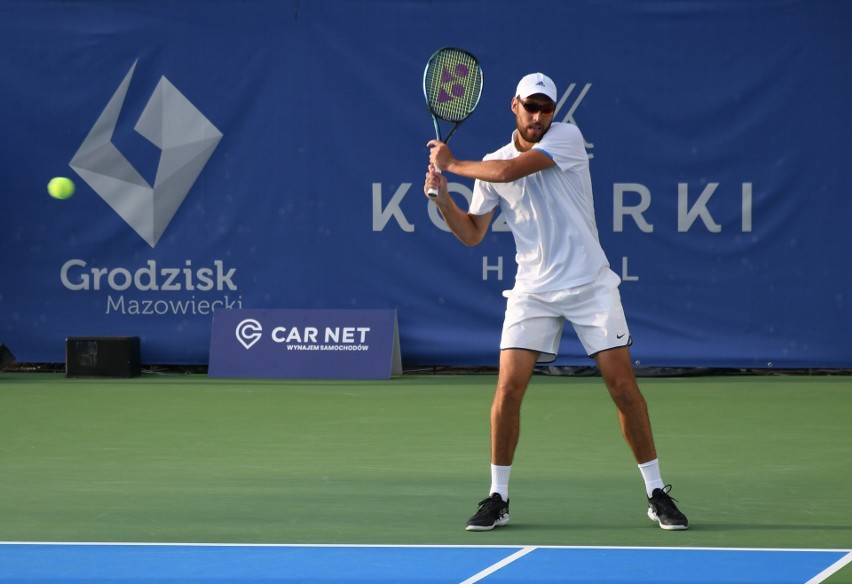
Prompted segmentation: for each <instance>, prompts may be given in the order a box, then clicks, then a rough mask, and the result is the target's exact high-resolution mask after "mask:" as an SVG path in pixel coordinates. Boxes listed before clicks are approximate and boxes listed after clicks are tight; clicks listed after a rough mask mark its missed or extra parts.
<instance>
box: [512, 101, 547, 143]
mask: <svg viewBox="0 0 852 584" xmlns="http://www.w3.org/2000/svg"><path fill="white" fill-rule="evenodd" d="M512 110H513V111H514V112H515V119H516V121H517V124H518V133H519V134H520V135H521V138H523V139H524V140H526V141H527V142H532V143H536V142H539V141H540V140H541V139H542V138H543V137H544V134H545V133H547V130H549V129H550V124H551V123H552V122H553V114H554V113H555V111H556V104H554V103H553V101H551V99H550V98H549V97H547V96H546V95H541V94H536V95H531V96H529V97H527V98H526V99H521V98H520V97H515V99H514V100H513V102H512Z"/></svg>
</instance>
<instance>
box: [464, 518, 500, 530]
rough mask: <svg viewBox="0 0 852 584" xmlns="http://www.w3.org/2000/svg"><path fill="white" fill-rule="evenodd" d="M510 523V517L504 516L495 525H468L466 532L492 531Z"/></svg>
mask: <svg viewBox="0 0 852 584" xmlns="http://www.w3.org/2000/svg"><path fill="white" fill-rule="evenodd" d="M507 523H509V516H508V515H504V516H503V517H501V518H500V519H498V520H497V521H495V522H494V524H493V525H468V526H467V527H465V528H464V529H465V531H491V530H492V529H494V528H495V527H500V526H501V525H506V524H507Z"/></svg>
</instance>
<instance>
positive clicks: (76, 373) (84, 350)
mask: <svg viewBox="0 0 852 584" xmlns="http://www.w3.org/2000/svg"><path fill="white" fill-rule="evenodd" d="M139 355H140V349H139V337H68V338H67V339H65V376H66V377H137V376H139V375H141V373H142V364H141V360H140V356H139Z"/></svg>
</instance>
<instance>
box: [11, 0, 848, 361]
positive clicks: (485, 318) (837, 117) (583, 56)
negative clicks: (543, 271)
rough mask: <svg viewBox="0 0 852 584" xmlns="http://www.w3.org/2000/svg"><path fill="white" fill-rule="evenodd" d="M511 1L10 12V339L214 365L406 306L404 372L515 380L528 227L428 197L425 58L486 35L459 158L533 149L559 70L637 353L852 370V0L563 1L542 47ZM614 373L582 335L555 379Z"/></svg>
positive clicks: (32, 5)
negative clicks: (270, 343)
mask: <svg viewBox="0 0 852 584" xmlns="http://www.w3.org/2000/svg"><path fill="white" fill-rule="evenodd" d="M489 8H490V9H489V10H482V3H480V2H472V1H467V0H459V1H457V2H427V1H425V0H396V1H394V2H388V1H386V0H359V1H358V2H342V1H332V0H316V1H311V2H300V1H298V0H281V1H277V2H244V1H242V0H219V1H217V2H209V1H207V0H184V1H182V2H176V3H164V2H162V1H156V0H153V1H150V2H139V1H138V0H112V1H110V2H98V3H92V2H55V1H49V0H27V1H23V0H7V1H5V2H3V4H2V18H0V69H2V71H3V72H4V79H6V80H7V82H5V83H4V86H3V91H2V92H0V161H2V162H0V164H2V168H3V172H2V177H3V182H2V191H0V202H2V205H3V207H2V210H0V342H2V343H4V344H5V345H6V346H8V347H10V348H11V349H12V350H13V351H14V352H15V355H16V356H17V359H18V361H20V362H62V361H63V360H64V358H65V357H64V348H65V346H64V339H65V338H67V337H73V336H119V337H126V336H138V337H139V338H140V342H141V351H142V361H143V363H146V364H206V363H207V362H208V360H209V349H210V338H211V323H212V321H213V317H214V315H216V314H219V313H220V312H223V311H228V310H240V309H252V310H254V309H276V308H280V307H282V306H283V307H290V306H298V307H303V308H305V309H371V310H392V311H397V313H398V314H399V323H400V330H399V334H400V343H401V346H402V352H403V354H404V356H405V361H406V365H410V366H412V367H414V366H430V365H460V366H479V365H495V364H497V362H498V359H499V349H498V344H499V338H500V328H501V322H502V316H503V312H504V310H505V298H504V297H503V296H502V293H503V291H504V290H506V289H510V288H512V286H513V284H514V282H513V279H514V274H515V261H514V257H515V248H514V241H513V237H512V234H511V233H509V232H508V230H507V228H506V223H505V221H504V219H503V217H502V214H501V212H500V210H499V209H498V210H497V212H496V213H495V216H494V221H493V224H492V225H491V227H490V228H489V231H488V233H487V234H486V237H485V238H484V240H483V242H482V243H481V244H480V245H478V246H476V247H473V248H467V247H464V246H463V245H462V244H460V243H459V242H458V240H457V239H456V238H455V237H453V236H452V235H451V234H450V233H448V232H447V227H446V225H445V224H444V222H443V219H442V217H441V215H440V213H439V212H438V210H437V209H436V207H435V205H434V204H433V203H431V202H429V200H427V198H426V197H425V196H424V194H423V192H422V185H423V178H424V174H425V171H426V165H427V149H426V142H427V141H428V140H429V139H431V138H432V137H433V136H434V129H433V126H432V120H431V118H430V116H429V114H428V111H427V109H426V106H425V104H424V99H423V94H422V74H423V67H424V66H425V64H426V61H427V59H428V58H429V56H430V55H431V54H432V53H433V52H434V51H435V50H436V49H438V48H439V47H441V46H445V45H451V46H457V45H462V47H463V48H465V49H467V50H469V51H471V52H472V53H473V54H475V55H476V56H477V57H478V58H479V60H480V61H481V63H482V66H483V68H484V72H485V82H484V88H483V93H482V99H481V100H480V103H479V105H478V107H477V109H476V111H475V112H474V113H473V115H472V116H471V118H470V119H469V120H467V121H466V122H465V123H464V125H463V126H462V127H461V128H460V129H459V131H458V132H457V133H456V134H455V135H454V137H453V141H452V143H451V147H452V149H453V151H454V153H455V155H456V156H457V157H459V158H461V159H474V160H475V159H480V158H482V157H483V156H484V155H486V154H487V153H489V152H493V151H494V150H496V149H498V148H499V147H501V146H502V145H504V144H506V143H508V142H509V140H510V139H511V133H512V131H513V129H514V128H515V120H514V117H513V116H512V113H511V111H510V110H509V107H508V106H509V102H510V100H511V98H512V96H513V93H514V90H515V87H516V84H517V82H518V80H519V79H520V78H521V77H522V76H524V75H525V74H528V73H531V72H533V71H542V72H545V73H547V74H548V75H550V76H551V77H552V78H553V80H554V81H555V83H556V85H557V89H558V91H559V96H558V101H557V109H556V112H555V114H554V117H553V119H554V120H555V121H558V122H568V123H572V124H575V125H576V126H577V127H578V128H579V129H580V130H581V132H582V134H583V137H584V139H585V144H586V150H587V152H588V155H589V158H590V170H591V178H592V186H593V190H594V200H595V211H596V216H597V225H596V227H597V230H598V233H599V235H600V239H601V241H602V243H603V247H604V250H605V251H606V253H607V257H608V258H609V261H610V264H611V266H612V269H613V270H614V271H615V272H616V273H617V274H618V275H619V276H620V277H621V279H622V285H621V295H622V299H623V302H624V305H625V310H626V313H627V318H628V322H629V325H630V332H631V335H632V336H633V339H634V344H633V346H632V347H631V354H632V356H633V360H634V361H635V362H638V363H639V364H640V365H641V366H643V367H659V366H672V367H689V366H695V367H727V368H768V367H776V368H803V367H826V368H846V367H852V351H850V348H849V346H847V345H846V344H845V343H844V342H842V341H840V340H838V335H840V338H842V335H843V333H844V331H846V330H848V329H850V328H852V311H850V300H849V295H850V292H849V291H850V290H852V270H850V269H848V268H847V267H846V263H845V256H844V254H845V253H846V250H848V249H850V248H851V247H852V230H850V229H849V228H848V226H849V225H850V224H852V205H850V204H849V201H848V199H849V197H848V191H849V185H850V184H852V165H849V164H846V163H845V161H846V160H849V159H852V142H850V141H849V139H848V130H849V128H852V108H850V107H849V104H850V103H852V76H850V75H849V74H848V73H847V70H846V68H844V67H845V64H844V61H843V59H842V58H841V57H842V56H843V55H848V54H852V35H850V34H849V31H848V30H847V28H848V26H847V24H848V23H849V22H852V2H837V1H835V0H807V1H804V0H802V1H797V0H793V1H790V2H783V3H779V2H776V1H773V0H753V1H748V2H729V1H722V0H720V1H718V2H714V1H713V0H708V1H707V2H670V1H664V0H612V1H610V2H581V3H578V2H550V3H547V17H546V18H539V19H538V20H537V22H536V23H535V34H534V35H533V36H534V39H533V40H532V41H530V42H529V43H526V44H525V45H524V49H523V50H518V43H516V42H509V41H507V39H506V38H504V37H505V36H506V35H500V34H495V31H512V30H516V29H517V27H518V23H517V17H516V13H517V3H511V2H509V1H508V0H494V1H493V2H492V3H490V4H489ZM436 31H437V33H436ZM436 34H437V36H436ZM55 176H68V177H70V178H72V179H73V180H74V181H75V183H76V186H77V189H76V193H75V194H74V196H72V197H71V198H69V199H66V200H55V199H52V198H50V197H49V196H48V195H47V193H46V185H47V183H48V181H49V180H50V179H51V178H53V177H55ZM448 178H449V180H450V191H451V192H452V194H453V196H454V197H455V198H456V199H457V201H458V202H459V204H460V205H461V206H462V207H465V208H466V206H467V202H468V201H469V200H470V197H471V193H472V187H473V184H472V181H469V180H466V179H463V178H459V177H457V176H452V175H448ZM565 228H566V229H570V228H571V226H570V225H566V226H565ZM590 363H591V361H590V360H589V358H588V357H587V356H586V355H585V354H584V352H583V349H582V347H581V346H580V344H579V342H578V341H577V339H576V338H575V336H574V335H573V333H572V331H571V330H570V327H567V328H566V334H565V336H564V340H563V342H562V344H561V346H560V351H559V357H558V359H557V361H556V364H558V365H588V364H590Z"/></svg>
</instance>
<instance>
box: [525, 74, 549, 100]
mask: <svg viewBox="0 0 852 584" xmlns="http://www.w3.org/2000/svg"><path fill="white" fill-rule="evenodd" d="M536 93H540V94H542V95H546V96H547V97H549V98H550V99H551V100H552V101H554V102H555V101H556V84H555V83H553V80H552V79H551V78H550V77H548V76H547V75H545V74H544V73H530V74H529V75H527V76H525V77H524V78H523V79H521V81H520V83H518V89H517V91H515V95H517V96H518V97H520V98H521V99H526V98H528V97H529V96H531V95H535V94H536Z"/></svg>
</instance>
